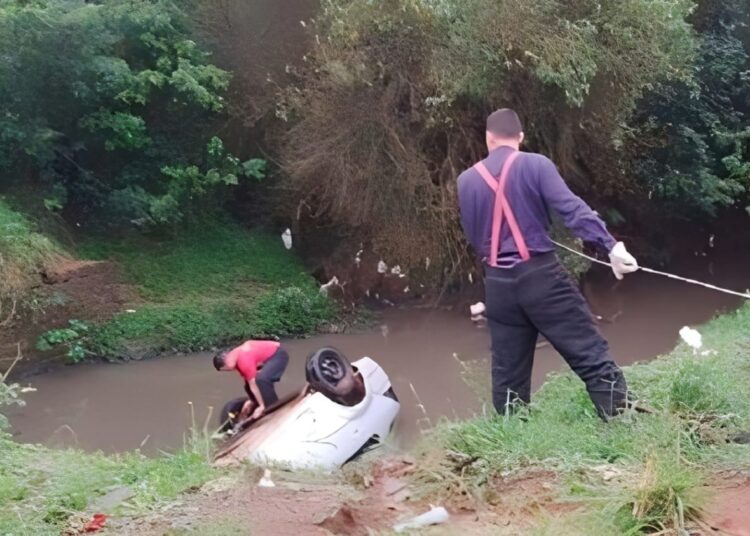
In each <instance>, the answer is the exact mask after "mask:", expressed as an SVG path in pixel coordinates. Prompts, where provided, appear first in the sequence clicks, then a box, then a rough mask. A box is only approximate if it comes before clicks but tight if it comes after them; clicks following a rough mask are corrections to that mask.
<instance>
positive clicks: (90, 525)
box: [83, 514, 107, 532]
mask: <svg viewBox="0 0 750 536" xmlns="http://www.w3.org/2000/svg"><path fill="white" fill-rule="evenodd" d="M106 524H107V516H106V515H105V514H94V515H93V516H92V517H91V519H89V520H88V521H87V522H86V524H85V525H83V530H85V531H86V532H97V531H98V530H101V529H102V528H104V525H106Z"/></svg>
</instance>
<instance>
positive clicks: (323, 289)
mask: <svg viewBox="0 0 750 536" xmlns="http://www.w3.org/2000/svg"><path fill="white" fill-rule="evenodd" d="M337 286H339V278H338V277H336V276H335V275H334V276H333V277H332V278H331V280H330V281H329V282H328V283H325V284H323V285H320V293H321V294H322V295H323V296H328V291H329V290H330V288H331V287H337Z"/></svg>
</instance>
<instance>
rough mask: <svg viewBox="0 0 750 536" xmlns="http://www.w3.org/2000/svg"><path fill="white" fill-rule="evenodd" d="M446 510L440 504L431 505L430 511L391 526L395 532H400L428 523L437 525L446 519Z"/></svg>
mask: <svg viewBox="0 0 750 536" xmlns="http://www.w3.org/2000/svg"><path fill="white" fill-rule="evenodd" d="M449 517H450V516H449V515H448V511H447V510H446V509H445V508H443V507H442V506H433V507H432V508H431V509H430V511H428V512H425V513H424V514H422V515H419V516H417V517H415V518H413V519H411V520H409V521H406V522H405V523H398V524H397V525H394V526H393V530H394V531H395V532H397V533H399V534H400V533H402V532H404V531H407V530H413V529H419V528H422V527H427V526H429V525H438V524H440V523H445V522H446V521H448V518H449Z"/></svg>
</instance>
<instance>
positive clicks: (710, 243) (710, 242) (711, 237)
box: [708, 235, 716, 248]
mask: <svg viewBox="0 0 750 536" xmlns="http://www.w3.org/2000/svg"><path fill="white" fill-rule="evenodd" d="M714 238H716V237H715V236H714V235H711V236H709V237H708V247H710V248H712V247H714Z"/></svg>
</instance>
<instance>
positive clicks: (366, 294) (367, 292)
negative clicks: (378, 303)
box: [365, 288, 370, 298]
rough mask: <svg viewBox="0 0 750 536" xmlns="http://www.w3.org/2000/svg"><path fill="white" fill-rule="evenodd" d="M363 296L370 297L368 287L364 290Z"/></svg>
mask: <svg viewBox="0 0 750 536" xmlns="http://www.w3.org/2000/svg"><path fill="white" fill-rule="evenodd" d="M365 296H367V297H368V298H369V297H370V289H369V288H368V289H367V290H365Z"/></svg>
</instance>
